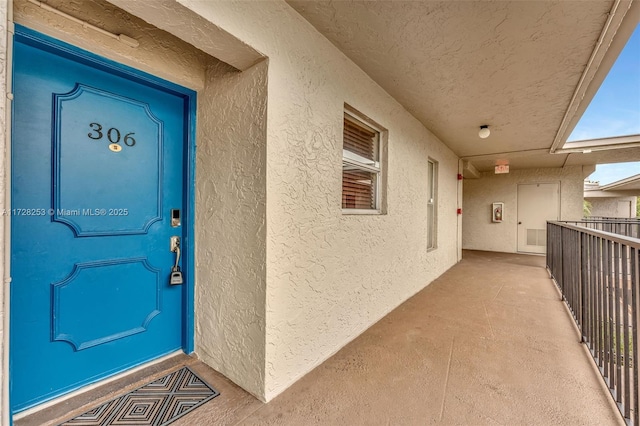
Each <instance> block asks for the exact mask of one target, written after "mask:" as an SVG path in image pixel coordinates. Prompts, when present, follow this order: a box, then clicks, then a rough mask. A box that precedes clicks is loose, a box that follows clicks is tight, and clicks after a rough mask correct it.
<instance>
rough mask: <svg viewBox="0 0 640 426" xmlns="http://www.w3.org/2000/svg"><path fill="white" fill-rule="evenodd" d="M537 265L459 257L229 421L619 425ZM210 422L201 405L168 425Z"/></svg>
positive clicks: (517, 259)
mask: <svg viewBox="0 0 640 426" xmlns="http://www.w3.org/2000/svg"><path fill="white" fill-rule="evenodd" d="M544 265H545V261H544V258H543V257H541V256H527V255H515V254H504V253H489V252H474V251H467V252H465V253H464V258H463V260H462V262H460V263H459V264H458V265H456V266H454V267H453V268H452V269H450V270H449V271H448V272H446V273H445V274H444V275H442V276H441V277H440V278H439V279H437V280H436V281H434V282H433V283H432V284H431V285H429V286H428V287H427V288H425V289H424V290H422V291H421V292H419V293H418V294H416V295H415V296H414V297H412V298H411V299H409V300H408V301H407V302H405V303H404V304H402V305H401V306H399V307H398V308H397V309H396V310H394V311H393V312H391V313H390V314H389V315H387V316H386V317H385V318H383V319H382V320H381V321H379V322H378V323H377V324H375V325H374V326H372V327H371V328H370V329H369V330H367V331H366V332H365V333H363V334H362V335H361V336H360V337H358V338H357V339H356V340H354V341H353V342H351V343H350V344H349V345H347V346H346V347H345V348H343V349H342V350H341V351H339V352H338V353H337V354H336V355H335V356H333V357H332V358H330V359H329V360H327V361H326V362H325V363H323V364H322V365H320V366H319V367H318V368H316V369H315V370H313V371H312V372H311V373H309V374H308V375H306V376H305V377H304V378H303V379H301V380H300V381H298V382H297V383H296V384H295V385H293V386H292V387H291V388H289V389H288V390H287V391H285V392H284V393H283V394H281V395H280V396H278V397H277V398H275V399H274V400H272V401H271V402H269V403H268V404H260V403H258V405H256V409H255V411H253V412H252V413H251V414H249V415H248V416H247V417H245V418H242V419H236V420H237V424H243V425H245V424H246V425H310V424H322V425H426V424H447V425H600V426H601V425H618V424H624V422H623V421H622V418H621V417H620V415H619V413H618V411H617V409H616V408H615V405H613V402H612V401H611V399H610V397H609V395H608V391H607V390H606V388H605V387H604V385H603V384H602V383H601V378H600V377H599V375H598V373H597V371H596V370H595V367H594V366H593V362H592V361H591V359H590V358H589V355H588V354H587V352H586V350H585V349H584V348H583V346H582V345H581V344H580V343H579V342H578V334H577V331H576V328H575V326H574V325H573V323H572V319H570V317H569V314H568V313H567V311H566V309H565V307H564V305H563V303H562V302H561V301H560V297H559V293H558V292H557V290H556V289H555V286H554V284H553V282H552V281H551V280H550V279H549V276H548V274H547V272H546V270H545V268H544ZM219 398H222V396H221V397H219ZM214 401H215V400H214ZM218 403H222V400H221V401H218ZM251 405H253V404H251ZM246 409H249V407H245V410H246ZM243 411H244V410H243ZM244 412H245V413H246V411H244ZM215 419H216V408H215V403H210V404H208V406H203V407H202V408H200V409H198V410H195V411H194V412H193V413H192V414H191V415H188V416H185V417H184V418H183V420H182V421H180V422H179V424H180V425H188V424H189V425H194V424H198V425H205V424H216V420H215ZM177 424H178V423H177Z"/></svg>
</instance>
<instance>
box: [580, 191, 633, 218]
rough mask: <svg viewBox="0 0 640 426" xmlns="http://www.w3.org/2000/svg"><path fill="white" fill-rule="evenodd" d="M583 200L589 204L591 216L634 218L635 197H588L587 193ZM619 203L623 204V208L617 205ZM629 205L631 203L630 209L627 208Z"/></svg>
mask: <svg viewBox="0 0 640 426" xmlns="http://www.w3.org/2000/svg"><path fill="white" fill-rule="evenodd" d="M584 199H585V200H587V201H589V202H590V203H591V216H601V217H621V218H629V217H636V200H637V197H632V196H628V197H615V198H603V197H589V196H588V193H585V197H584ZM620 202H623V203H624V204H623V206H621V205H620V204H619V203H620ZM629 203H631V207H629Z"/></svg>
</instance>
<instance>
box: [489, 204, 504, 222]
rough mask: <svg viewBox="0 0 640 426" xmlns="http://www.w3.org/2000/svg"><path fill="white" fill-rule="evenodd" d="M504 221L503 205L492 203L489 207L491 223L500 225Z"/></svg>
mask: <svg viewBox="0 0 640 426" xmlns="http://www.w3.org/2000/svg"><path fill="white" fill-rule="evenodd" d="M503 219H504V203H493V204H492V206H491V222H496V223H500V222H502V220H503Z"/></svg>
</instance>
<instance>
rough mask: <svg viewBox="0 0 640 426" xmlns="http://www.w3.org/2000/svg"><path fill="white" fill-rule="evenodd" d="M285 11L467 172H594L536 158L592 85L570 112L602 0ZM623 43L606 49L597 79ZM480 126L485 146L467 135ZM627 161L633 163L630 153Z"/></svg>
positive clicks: (296, 0) (576, 157)
mask: <svg viewBox="0 0 640 426" xmlns="http://www.w3.org/2000/svg"><path fill="white" fill-rule="evenodd" d="M288 3H289V4H290V5H291V6H292V7H293V8H294V9H295V10H297V11H298V12H299V13H300V14H301V15H302V16H303V17H304V18H305V19H307V20H308V21H309V22H310V23H311V24H312V25H313V26H315V27H316V28H317V29H318V30H319V31H320V32H321V33H322V34H324V35H325V36H326V37H327V38H328V39H329V40H330V41H331V42H332V43H334V44H335V45H336V46H337V47H338V48H339V49H340V50H342V51H343V52H344V53H345V54H346V55H347V56H348V57H349V58H351V59H352V60H353V61H354V62H355V63H356V64H358V65H359V66H360V67H361V68H362V69H363V70H364V71H365V72H366V73H367V74H369V75H370V76H371V77H372V78H373V79H374V80H375V81H376V82H378V84H380V85H381V86H382V87H383V88H384V89H385V90H386V91H387V92H389V93H390V94H391V95H392V96H393V97H394V98H395V99H397V100H398V101H399V102H400V103H401V104H403V105H404V106H405V108H406V109H407V110H408V111H409V112H411V113H412V114H413V115H414V116H415V117H416V118H417V119H418V120H420V121H421V122H422V123H423V124H424V125H425V126H426V127H427V128H428V129H430V130H431V131H432V132H433V133H434V134H435V135H436V136H438V137H439V138H440V139H441V140H442V141H443V142H444V143H445V144H447V145H448V146H449V147H450V148H451V149H452V150H453V151H454V152H455V153H456V154H457V155H458V156H459V157H462V158H467V159H469V160H470V161H471V162H472V163H473V164H474V166H476V168H477V169H478V170H480V171H486V170H491V169H493V165H494V164H496V163H497V162H500V161H507V162H510V164H511V167H512V168H529V167H561V166H563V165H564V164H565V163H571V164H580V163H585V164H594V163H593V161H594V159H595V157H596V156H595V155H591V156H590V157H587V156H585V155H583V154H559V155H558V154H554V155H550V154H548V152H549V150H550V148H551V147H552V145H553V142H554V139H555V138H556V135H557V134H558V130H559V129H560V128H561V125H562V123H563V119H565V114H567V111H568V110H569V111H570V112H569V113H568V114H567V119H568V120H569V121H571V124H570V125H569V126H568V127H572V125H575V122H576V121H577V118H579V115H580V114H581V113H582V112H583V111H584V109H585V108H586V103H588V101H589V100H590V97H591V96H593V94H594V93H595V90H597V86H599V84H600V82H601V79H602V78H603V76H602V77H600V79H598V78H597V76H596V78H594V79H593V83H592V86H593V85H595V86H596V87H591V89H590V92H588V93H587V94H586V95H584V102H582V104H581V105H579V107H577V105H578V104H579V103H573V104H572V103H571V100H572V97H573V95H574V92H576V88H577V87H578V86H579V83H580V81H581V79H582V76H583V73H585V72H588V71H589V67H588V66H587V64H589V62H590V58H591V56H592V53H593V52H594V49H595V48H596V46H597V43H598V39H599V37H600V35H601V33H602V32H603V28H604V26H605V24H606V23H607V18H608V14H609V12H610V11H611V10H612V5H614V1H613V0H602V1H564V0H563V1H308V0H304V1H300V0H288ZM623 3H624V4H623V6H625V9H624V11H626V8H627V7H628V4H629V2H628V1H627V2H623ZM619 10H620V9H618V11H619ZM618 13H620V12H618ZM636 15H638V16H636ZM618 16H620V14H618ZM623 16H624V13H623ZM639 16H640V14H634V15H633V16H632V14H630V13H628V14H627V16H626V17H625V18H624V19H625V20H627V21H629V20H631V21H633V20H635V23H637V21H638V19H639ZM635 23H632V24H627V26H629V25H632V29H631V31H632V30H633V28H635ZM619 33H620V34H622V35H621V36H619V37H626V38H628V37H629V35H630V32H629V31H627V32H623V31H619ZM626 38H625V40H622V42H620V40H618V42H617V43H613V44H612V47H611V48H610V49H609V50H610V52H609V54H608V55H609V56H610V57H611V58H609V59H608V60H603V62H602V63H603V64H604V65H603V67H606V68H607V69H606V70H604V74H605V75H606V71H608V67H610V66H611V65H612V63H613V61H614V60H615V57H617V54H618V53H619V50H620V49H621V48H622V46H623V45H624V42H625V41H626ZM604 50H605V51H606V50H607V49H604ZM592 71H593V70H592ZM600 71H601V74H602V70H600ZM591 77H593V74H592V75H591ZM575 115H577V116H575ZM483 124H487V125H489V126H490V129H491V136H490V137H489V138H487V139H480V138H479V137H478V130H479V127H480V125H483ZM570 130H571V129H568V131H566V129H565V132H564V133H563V132H560V134H561V136H562V135H563V137H564V138H566V137H567V136H568V134H569V133H570ZM562 142H564V139H563V140H562ZM631 154H633V155H635V156H636V158H637V159H639V160H640V147H638V148H637V152H635V151H633V150H632V152H631ZM597 155H599V156H600V157H606V155H603V154H601V153H598V154H597ZM627 155H629V152H627ZM478 156H480V157H478ZM581 158H582V159H581ZM625 161H629V159H628V157H627V159H626V160H625Z"/></svg>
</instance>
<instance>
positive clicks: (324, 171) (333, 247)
mask: <svg viewBox="0 0 640 426" xmlns="http://www.w3.org/2000/svg"><path fill="white" fill-rule="evenodd" d="M180 3H182V4H183V5H185V6H186V7H187V8H190V9H192V10H193V11H195V12H196V13H198V14H200V15H202V16H203V17H205V18H206V19H208V20H210V21H211V22H213V23H214V24H216V25H217V26H219V27H221V28H222V29H224V30H226V31H228V32H230V33H231V34H233V35H235V36H236V37H238V38H240V39H241V40H242V41H244V42H245V43H247V44H249V45H250V46H252V47H254V48H255V49H256V50H258V51H260V52H262V53H264V54H265V55H266V56H268V57H269V72H268V92H269V93H268V120H267V147H266V155H267V169H266V176H267V185H266V189H267V203H266V214H267V221H266V249H267V255H266V277H267V294H266V372H265V374H266V376H265V385H264V395H263V398H264V399H265V400H269V399H271V398H273V397H274V396H275V395H277V394H278V393H280V392H282V391H283V390H284V389H286V388H287V387H288V386H289V385H291V384H292V383H293V382H294V381H295V380H296V379H298V378H299V377H301V376H302V375H304V374H306V373H307V372H308V371H310V370H311V369H312V368H314V367H315V366H317V365H318V364H320V363H321V362H322V361H323V360H325V359H326V358H327V357H329V356H330V355H332V354H333V353H335V352H336V351H337V350H338V349H340V348H341V347H342V346H343V345H344V344H346V343H347V342H349V341H350V340H352V339H353V338H354V337H356V336H357V335H358V334H360V333H361V332H362V331H363V330H365V329H366V328H368V327H369V326H370V325H371V324H372V323H374V322H375V321H377V320H378V319H379V318H381V317H382V316H384V315H385V314H386V313H387V312H389V311H390V310H392V309H393V308H395V307H396V306H397V305H398V304H400V303H401V302H402V301H404V300H406V299H407V298H408V297H409V296H411V295H412V294H414V293H415V292H417V291H418V290H420V289H421V288H423V287H424V286H425V285H427V284H428V283H429V282H430V281H432V280H433V279H434V278H436V277H437V276H439V275H440V274H441V273H443V272H444V271H445V270H447V269H448V268H449V267H451V266H452V265H453V264H454V263H455V262H456V259H457V256H456V238H455V235H456V222H457V218H456V213H455V208H456V195H457V194H456V190H457V185H456V173H457V158H456V156H455V155H454V154H453V153H452V152H451V151H450V150H449V149H448V148H446V147H445V146H444V145H443V144H442V143H440V142H439V141H438V139H437V138H436V137H435V136H434V135H433V134H431V133H430V132H429V131H427V130H426V129H425V128H424V127H423V126H422V125H421V124H420V123H419V122H418V121H417V120H415V119H414V118H413V117H412V116H411V115H410V114H408V113H407V111H406V110H404V109H403V108H402V107H401V106H400V105H399V104H398V103H397V102H396V101H395V100H394V99H392V98H391V97H390V96H389V95H388V94H387V93H385V92H384V91H383V90H382V89H381V88H380V87H379V86H378V85H377V84H375V83H374V82H373V81H372V80H371V79H370V78H369V77H368V76H366V75H365V74H364V73H363V72H362V71H361V70H360V69H359V68H358V67H357V66H355V65H354V64H353V63H352V62H351V61H350V60H348V59H347V58H346V57H345V56H344V55H343V54H342V53H341V52H339V51H338V50H337V49H336V48H335V47H334V46H333V45H332V44H331V43H330V42H328V41H327V40H326V39H325V38H324V37H322V36H321V35H320V34H319V33H318V32H317V31H316V30H315V29H314V28H313V27H312V26H311V25H310V24H309V23H307V22H306V21H305V20H303V19H302V18H301V17H300V16H299V15H298V14H297V13H296V12H295V11H293V10H292V9H291V8H290V7H289V6H288V5H287V4H285V3H284V2H204V1H200V2H191V1H181V2H180ZM149 13H151V12H149ZM184 25H188V23H187V22H184ZM344 103H347V104H349V105H351V106H352V107H354V108H355V109H357V110H359V111H360V112H362V113H363V114H365V115H367V116H368V117H370V118H371V119H372V120H374V121H376V122H377V123H379V124H380V125H382V126H384V127H385V128H387V129H388V131H389V137H388V178H387V180H388V186H387V205H388V210H387V211H388V214H386V215H380V216H369V215H367V216H357V215H343V214H342V212H341V205H340V200H341V157H342V151H341V149H342V118H343V107H344ZM428 157H431V158H433V159H435V160H437V161H438V162H439V166H440V167H439V186H440V187H439V205H438V220H439V230H438V233H439V235H438V241H439V248H438V249H437V250H435V251H432V252H429V253H427V250H426V241H427V239H426V225H427V222H426V218H425V212H426V203H427V199H426V194H427V182H426V177H427V158H428Z"/></svg>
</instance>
